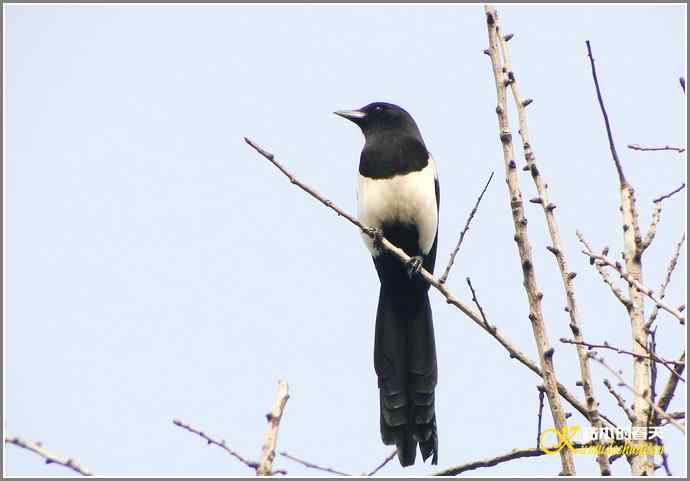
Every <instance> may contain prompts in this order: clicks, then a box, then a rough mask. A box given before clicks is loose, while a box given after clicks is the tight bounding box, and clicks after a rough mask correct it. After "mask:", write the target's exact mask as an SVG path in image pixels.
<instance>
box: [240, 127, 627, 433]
mask: <svg viewBox="0 0 690 481" xmlns="http://www.w3.org/2000/svg"><path fill="white" fill-rule="evenodd" d="M245 141H246V142H247V144H248V145H249V146H251V147H252V148H253V149H254V150H256V151H257V152H258V153H259V154H260V155H261V156H263V157H264V158H266V159H267V160H269V161H270V162H271V163H272V164H273V165H275V166H276V167H277V168H278V170H280V171H281V172H282V173H283V174H284V175H285V176H286V177H287V178H288V179H290V182H291V183H292V184H294V185H297V186H298V187H299V188H300V189H302V190H303V191H305V192H307V193H308V194H309V195H311V196H312V197H313V198H314V199H316V200H317V201H319V202H320V203H322V204H323V205H325V206H326V207H328V208H329V209H332V210H333V211H334V212H336V213H337V214H338V215H339V216H341V217H343V218H345V219H347V220H348V221H349V222H350V223H351V224H353V225H355V226H357V227H358V228H359V229H360V230H361V231H362V232H363V233H364V234H365V235H367V236H369V237H371V238H374V237H375V236H376V233H375V232H374V231H372V229H370V228H369V227H367V226H365V225H364V224H362V223H361V222H360V221H359V220H357V219H356V218H354V217H353V216H351V215H350V214H348V213H347V212H345V211H344V210H342V209H340V208H339V207H338V206H336V205H335V204H334V203H333V202H331V201H330V200H327V199H325V198H324V197H322V196H321V195H320V194H319V193H318V192H316V191H315V190H314V189H312V188H311V187H308V186H307V185H306V184H304V183H302V182H301V181H300V180H298V179H297V178H296V177H295V176H294V175H292V174H291V173H290V172H288V171H287V170H286V169H285V167H283V166H282V165H281V164H280V163H278V161H277V160H276V159H275V156H274V155H273V154H272V153H270V152H268V151H266V150H264V149H263V148H262V147H260V146H259V145H257V144H256V143H254V142H253V141H251V140H249V139H247V138H245ZM381 246H382V247H383V248H384V249H385V250H386V251H388V252H390V253H392V254H393V255H395V256H396V257H398V259H400V260H401V261H402V262H403V263H407V262H409V261H410V256H408V255H407V254H406V253H405V251H403V250H402V249H400V248H399V247H397V246H395V245H393V244H392V243H391V242H390V241H389V240H388V239H386V238H385V237H384V238H382V239H381ZM418 275H419V276H421V278H422V279H424V281H426V282H428V283H429V285H431V286H433V287H434V289H436V290H437V291H438V292H439V293H440V294H441V295H442V296H443V297H444V298H445V300H446V303H448V304H450V305H452V306H454V307H456V308H458V309H459V310H460V312H462V313H463V314H465V316H467V317H468V318H469V319H470V320H472V321H473V322H474V323H475V324H477V325H478V326H479V327H481V328H482V329H483V330H484V331H486V332H487V333H489V334H490V335H491V337H493V338H494V339H495V340H496V341H498V343H499V344H500V345H501V346H503V348H504V349H505V350H506V351H508V354H509V356H510V358H511V359H517V360H518V361H519V362H520V363H521V364H522V365H524V366H525V367H527V368H528V369H529V370H530V371H532V372H533V373H535V374H536V375H537V376H539V377H541V378H543V375H542V371H541V369H540V368H539V366H538V365H537V364H536V363H535V362H534V361H532V360H531V359H530V358H529V357H527V356H526V355H525V354H524V353H523V352H522V351H520V350H519V349H518V348H517V347H515V346H514V345H513V343H512V342H511V341H510V340H509V339H508V338H507V337H506V336H504V335H503V334H502V333H501V332H499V330H498V328H497V327H496V326H491V325H489V326H487V324H486V323H485V322H484V320H483V319H482V318H481V316H480V314H478V313H477V312H475V311H474V310H473V309H471V308H470V307H468V306H467V305H466V304H465V303H464V302H462V301H461V300H460V299H458V298H457V297H455V295H454V294H453V293H452V292H451V291H450V290H448V288H447V287H446V285H445V284H441V283H440V282H439V281H438V279H436V278H435V277H434V276H433V275H431V274H430V273H429V272H428V271H427V270H426V269H424V268H422V269H420V271H419V274H418ZM558 393H559V394H560V395H561V396H562V397H563V398H564V399H565V400H566V401H568V402H569V403H570V404H571V405H572V406H573V407H574V408H575V409H577V410H578V412H580V413H581V414H582V415H583V416H584V417H585V418H587V419H589V412H588V410H587V407H586V406H585V405H584V404H582V402H580V401H579V400H578V399H577V397H576V396H575V395H573V394H572V393H571V392H570V391H568V389H567V388H566V387H565V386H564V385H563V384H561V383H558ZM602 417H603V418H604V419H605V420H606V422H607V423H609V424H610V425H611V426H613V427H615V426H616V423H614V422H613V421H612V420H611V419H609V418H608V417H606V416H604V415H602Z"/></svg>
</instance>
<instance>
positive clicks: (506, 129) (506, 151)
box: [484, 5, 589, 476]
mask: <svg viewBox="0 0 690 481" xmlns="http://www.w3.org/2000/svg"><path fill="white" fill-rule="evenodd" d="M484 10H485V13H486V23H487V30H488V38H489V48H488V51H489V57H490V59H491V67H492V72H493V75H494V83H495V86H496V100H497V106H496V115H497V117H498V131H499V137H500V139H501V146H502V150H503V163H504V167H505V172H506V184H507V185H508V192H509V202H510V210H511V213H512V217H513V226H514V229H515V237H514V239H515V242H516V243H517V246H518V252H519V256H520V264H521V266H522V277H523V286H524V288H525V292H526V294H527V300H528V303H529V310H530V313H529V319H530V322H531V324H532V332H533V334H534V340H535V342H536V345H537V352H538V353H539V362H540V365H541V369H542V373H543V374H544V375H543V379H544V387H545V388H546V397H547V399H548V401H549V408H550V409H551V416H552V418H553V422H554V426H555V428H556V429H557V430H558V431H562V429H563V427H564V426H565V425H566V420H565V413H564V411H563V407H562V406H561V402H560V398H559V397H558V389H557V383H558V381H557V379H556V373H555V369H554V366H553V354H554V349H553V347H551V346H550V345H549V339H548V335H547V333H546V327H545V323H544V315H543V312H542V308H541V298H542V295H541V293H540V292H539V288H538V286H537V278H536V275H535V272H534V267H533V266H534V262H533V260H532V247H531V245H530V242H529V237H528V234H527V220H526V218H525V212H524V206H523V202H522V193H521V192H520V187H519V185H518V179H517V169H516V164H515V160H514V158H515V156H514V154H513V142H512V134H511V130H510V122H509V119H508V105H507V100H506V86H507V85H509V84H510V82H511V80H514V78H513V79H511V75H510V73H509V74H508V78H507V79H505V78H504V71H505V66H504V65H503V62H502V61H501V57H500V52H499V42H500V41H499V38H500V37H501V34H500V31H499V29H500V28H499V26H498V15H497V13H496V9H495V8H494V7H493V6H491V5H486V6H485V7H484ZM588 417H589V416H588ZM559 454H560V457H561V467H562V473H561V474H563V475H566V476H570V475H574V474H575V463H574V461H573V454H572V453H571V452H570V451H569V450H565V449H562V450H561V451H560V452H559Z"/></svg>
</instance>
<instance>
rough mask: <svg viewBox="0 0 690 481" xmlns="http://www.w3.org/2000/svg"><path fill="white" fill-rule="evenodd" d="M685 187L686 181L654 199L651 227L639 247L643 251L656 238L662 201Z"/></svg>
mask: <svg viewBox="0 0 690 481" xmlns="http://www.w3.org/2000/svg"><path fill="white" fill-rule="evenodd" d="M684 188H685V183H683V184H681V186H680V187H678V188H677V189H675V190H673V191H672V192H669V193H668V194H665V195H662V196H661V197H657V198H656V199H654V210H653V211H652V222H651V223H650V224H649V229H647V233H646V234H645V236H644V239H642V243H641V244H640V247H639V248H640V251H641V252H644V251H645V250H646V249H647V248H648V247H649V245H650V244H651V243H652V241H653V240H654V236H655V235H656V228H657V225H659V221H660V220H661V208H662V201H663V200H665V199H668V198H669V197H671V196H672V195H673V194H676V193H677V192H680V191H681V190H683V189H684Z"/></svg>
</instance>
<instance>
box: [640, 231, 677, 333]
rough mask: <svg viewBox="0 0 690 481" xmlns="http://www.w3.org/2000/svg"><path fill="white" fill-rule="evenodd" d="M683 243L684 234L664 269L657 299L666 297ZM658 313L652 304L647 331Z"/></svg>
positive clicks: (655, 305)
mask: <svg viewBox="0 0 690 481" xmlns="http://www.w3.org/2000/svg"><path fill="white" fill-rule="evenodd" d="M684 242H685V233H683V235H682V237H681V238H680V241H678V244H676V247H675V249H674V251H673V255H672V256H671V261H670V262H669V264H668V268H667V269H666V277H665V278H664V280H663V282H662V283H661V287H660V288H659V292H658V293H657V297H658V298H659V299H663V298H664V297H665V296H666V288H667V287H668V285H669V284H670V282H671V276H672V275H673V271H674V270H675V269H676V265H677V264H678V257H680V251H681V248H682V247H683V243H684ZM658 313H659V306H658V304H654V307H653V308H652V312H651V314H649V319H648V320H647V324H646V326H645V327H646V329H647V330H649V329H650V328H651V327H652V324H654V321H655V320H656V316H657V315H658Z"/></svg>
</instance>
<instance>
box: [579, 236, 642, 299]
mask: <svg viewBox="0 0 690 481" xmlns="http://www.w3.org/2000/svg"><path fill="white" fill-rule="evenodd" d="M576 235H577V238H578V240H579V241H580V242H581V243H582V245H583V246H585V248H586V249H587V250H588V251H591V250H592V248H591V247H590V245H589V243H588V242H587V240H586V239H585V237H584V236H583V235H582V233H581V232H580V231H579V230H578V231H577V232H576ZM604 252H606V253H608V248H605V249H604ZM590 264H593V265H594V267H595V268H596V270H597V272H598V273H599V275H600V276H601V278H602V280H603V281H604V282H605V283H606V285H607V286H609V288H610V289H611V292H612V293H613V295H614V296H615V297H616V299H618V300H619V301H620V302H621V304H623V306H624V307H625V309H626V310H630V308H631V304H630V301H629V300H628V299H626V298H625V294H623V291H622V290H621V289H620V288H619V287H617V286H616V285H615V284H614V283H613V281H612V280H611V277H610V276H609V274H608V272H607V271H606V269H604V267H603V266H602V265H601V264H598V263H595V262H594V259H591V260H590Z"/></svg>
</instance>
